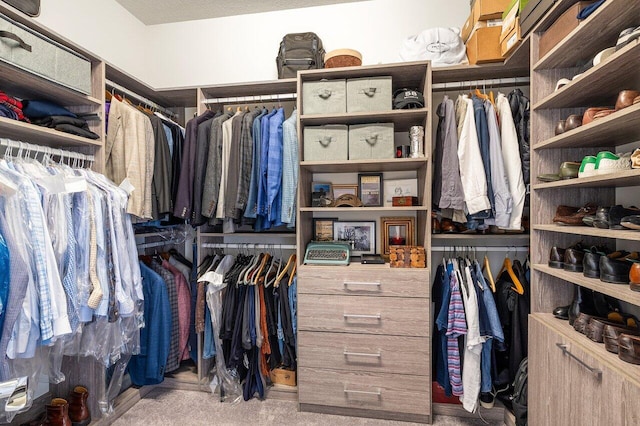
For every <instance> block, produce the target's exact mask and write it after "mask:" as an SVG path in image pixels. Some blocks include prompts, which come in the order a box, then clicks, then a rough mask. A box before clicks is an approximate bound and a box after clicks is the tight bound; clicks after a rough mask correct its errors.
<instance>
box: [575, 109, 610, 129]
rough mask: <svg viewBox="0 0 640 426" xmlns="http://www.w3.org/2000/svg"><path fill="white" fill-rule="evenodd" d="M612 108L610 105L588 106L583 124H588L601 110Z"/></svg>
mask: <svg viewBox="0 0 640 426" xmlns="http://www.w3.org/2000/svg"><path fill="white" fill-rule="evenodd" d="M607 109H610V108H608V107H592V108H587V110H586V111H585V112H584V114H583V115H582V125H583V126H584V125H587V124H589V123H591V122H592V121H593V116H594V115H596V114H597V113H599V112H600V111H604V110H607Z"/></svg>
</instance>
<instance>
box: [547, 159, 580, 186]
mask: <svg viewBox="0 0 640 426" xmlns="http://www.w3.org/2000/svg"><path fill="white" fill-rule="evenodd" d="M580 164H581V163H578V162H576V161H565V162H563V163H561V164H560V168H559V169H558V173H546V174H542V175H539V176H538V180H539V181H541V182H556V181H559V180H564V179H575V178H577V177H578V171H579V170H580Z"/></svg>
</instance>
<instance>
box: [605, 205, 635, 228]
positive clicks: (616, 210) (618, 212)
mask: <svg viewBox="0 0 640 426" xmlns="http://www.w3.org/2000/svg"><path fill="white" fill-rule="evenodd" d="M638 214H640V209H639V208H637V207H635V206H631V207H623V206H621V205H617V206H613V207H611V209H610V210H609V229H624V227H623V226H622V224H621V221H622V218H623V217H627V216H633V215H638Z"/></svg>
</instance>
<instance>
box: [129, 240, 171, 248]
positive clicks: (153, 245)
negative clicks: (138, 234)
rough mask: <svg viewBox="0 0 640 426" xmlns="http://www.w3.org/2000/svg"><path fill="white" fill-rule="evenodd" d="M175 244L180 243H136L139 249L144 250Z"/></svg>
mask: <svg viewBox="0 0 640 426" xmlns="http://www.w3.org/2000/svg"><path fill="white" fill-rule="evenodd" d="M175 244H178V243H177V242H175V241H154V242H152V243H143V244H136V247H138V250H143V249H148V248H152V247H162V246H169V245H175Z"/></svg>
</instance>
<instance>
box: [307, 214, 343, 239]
mask: <svg viewBox="0 0 640 426" xmlns="http://www.w3.org/2000/svg"><path fill="white" fill-rule="evenodd" d="M337 220H338V218H337V217H315V218H313V239H314V240H315V241H333V223H334V222H335V221H337Z"/></svg>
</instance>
